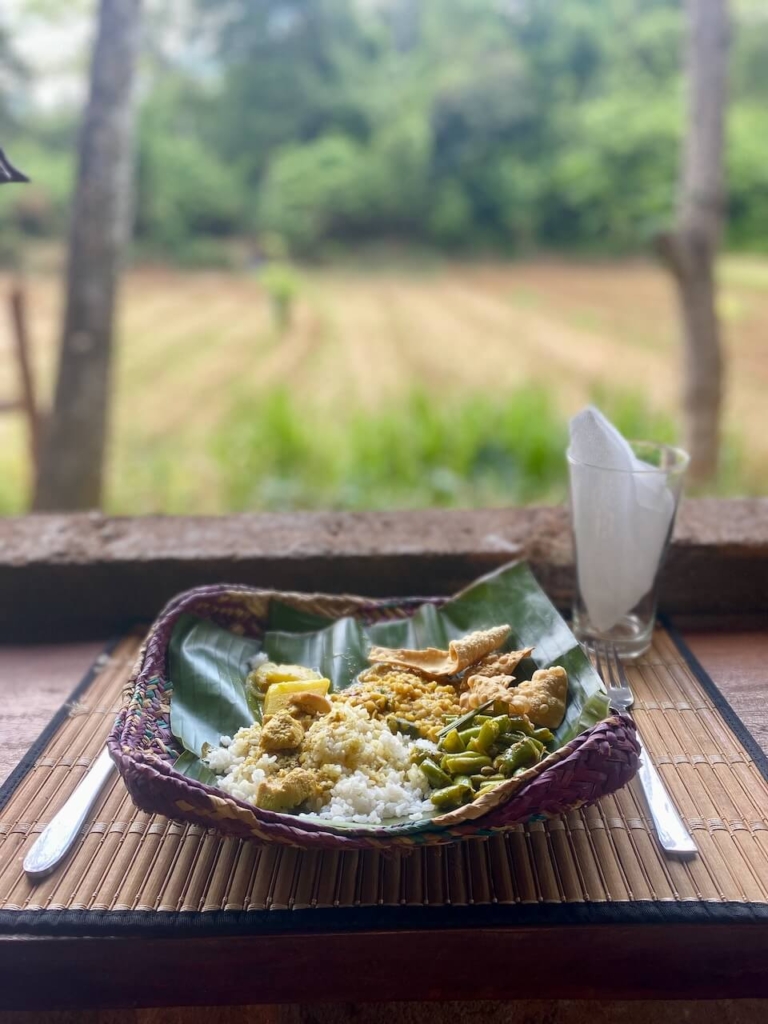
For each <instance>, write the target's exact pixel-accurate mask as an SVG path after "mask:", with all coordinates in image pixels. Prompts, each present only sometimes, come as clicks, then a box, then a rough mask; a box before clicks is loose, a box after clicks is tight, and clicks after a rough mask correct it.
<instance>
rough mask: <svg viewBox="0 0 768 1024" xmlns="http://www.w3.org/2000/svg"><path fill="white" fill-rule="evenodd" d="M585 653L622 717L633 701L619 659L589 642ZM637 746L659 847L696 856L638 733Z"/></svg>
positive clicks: (604, 646) (610, 647)
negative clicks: (589, 654)
mask: <svg viewBox="0 0 768 1024" xmlns="http://www.w3.org/2000/svg"><path fill="white" fill-rule="evenodd" d="M587 650H588V651H589V652H590V653H591V654H592V655H593V656H594V659H595V665H596V666H597V671H598V673H599V675H600V676H601V677H602V679H603V682H604V683H605V689H606V691H607V693H608V699H609V701H610V702H611V707H612V708H614V709H615V710H616V711H620V712H622V713H624V714H628V713H629V709H630V708H631V707H632V705H633V704H634V701H635V698H634V697H633V696H632V690H631V689H630V686H629V680H628V679H627V673H626V671H625V670H624V666H623V665H622V663H621V659H620V658H619V655H618V651H617V650H616V648H615V647H614V646H613V645H612V644H607V643H597V642H594V641H593V642H592V643H590V644H588V645H587ZM637 740H638V743H639V744H640V768H639V770H638V777H639V779H640V784H641V785H642V787H643V792H644V793H645V799H646V801H647V803H648V809H649V810H650V812H651V818H653V823H654V825H655V826H656V835H657V837H658V840H659V843H660V844H661V846H662V847H663V848H664V849H665V850H667V852H669V853H680V854H690V853H696V852H697V851H696V845H695V843H694V841H693V839H692V838H691V834H690V832H689V831H688V829H687V828H686V827H685V825H684V824H683V819H682V818H681V817H680V815H679V814H678V813H677V810H676V808H675V807H674V805H673V803H672V801H671V800H670V798H669V793H667V790H666V788H665V787H664V783H663V782H662V781H661V776H660V775H659V773H658V771H657V770H656V766H655V765H654V763H653V761H652V760H651V758H650V755H649V754H648V750H647V748H646V746H645V744H644V743H643V740H642V737H641V736H640V730H639V729H638V732H637Z"/></svg>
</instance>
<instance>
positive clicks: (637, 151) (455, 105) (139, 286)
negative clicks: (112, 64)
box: [0, 0, 768, 513]
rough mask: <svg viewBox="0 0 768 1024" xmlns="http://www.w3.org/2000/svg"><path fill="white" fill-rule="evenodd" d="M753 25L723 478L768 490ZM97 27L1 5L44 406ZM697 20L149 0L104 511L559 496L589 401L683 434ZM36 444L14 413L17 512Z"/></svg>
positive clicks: (738, 489) (446, 5) (592, 5)
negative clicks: (684, 172)
mask: <svg viewBox="0 0 768 1024" xmlns="http://www.w3.org/2000/svg"><path fill="white" fill-rule="evenodd" d="M64 7H66V10H64ZM731 16H732V19H733V37H732V43H731V51H730V56H729V68H730V74H729V106H728V120H727V151H726V167H727V189H728V208H727V229H726V236H725V244H726V248H727V250H728V253H727V255H726V256H725V258H724V259H723V261H722V263H721V267H720V284H721V292H720V314H721V318H722V321H723V323H724V326H725V331H726V347H727V353H728V363H729V400H728V405H727V407H726V420H725V423H726V445H725V451H724V459H723V465H722V469H721V473H720V477H719V479H718V480H717V482H716V483H715V484H714V485H713V488H714V490H715V491H716V492H718V493H767V492H768V436H766V434H767V432H766V431H765V430H764V423H765V415H764V412H763V409H764V397H763V396H764V392H765V385H766V378H768V347H767V346H766V342H765V336H766V331H768V254H766V250H767V249H768V8H766V5H765V4H764V3H763V2H762V0H733V3H732V5H731ZM92 18H93V7H92V5H91V4H90V3H77V2H74V0H73V2H72V3H68V4H67V5H61V4H59V3H57V2H55V0H51V2H46V0H11V2H10V3H8V4H4V5H3V11H2V12H0V32H1V34H0V83H1V86H0V140H1V141H2V144H3V146H4V148H6V150H7V151H8V152H9V154H12V156H13V160H14V163H16V164H18V166H20V167H21V168H23V170H25V171H26V173H27V174H29V176H30V177H31V178H32V179H33V183H32V184H31V185H29V186H24V187H16V188H7V189H3V190H2V191H0V264H1V265H2V268H3V269H2V271H0V273H2V275H3V279H4V280H6V281H10V280H11V279H12V277H13V276H14V275H15V274H17V273H19V272H20V271H23V273H24V275H25V278H26V281H27V288H28V293H29V297H30V319H31V324H30V326H31V335H32V344H33V354H34V366H35V371H36V376H37V378H38V381H39V385H40V389H41V392H42V394H43V398H44V400H45V398H46V396H47V395H48V394H49V393H50V389H51V380H52V378H53V374H54V372H55V359H56V344H57V341H58V324H59V320H60V317H61V294H60V291H61V284H60V280H59V277H58V274H59V271H60V267H61V257H62V242H63V239H64V237H65V232H66V225H67V216H68V209H69V202H70V196H71V188H72V182H73V173H74V166H75V154H76V139H77V125H78V118H79V116H80V113H81V109H82V102H83V88H84V82H85V79H86V73H87V61H88V47H89V40H90V35H89V33H90V32H91V30H92ZM682 33H683V12H682V9H681V3H680V0H567V2H562V0H434V2H419V0H291V2H282V0H273V2H267V0H184V2H177V3H173V4H164V3H159V2H155V3H153V2H151V0H147V5H146V20H145V26H144V40H145V42H144V49H143V57H142V64H141V69H140V88H139V103H140V110H139V117H138V138H137V167H136V187H135V198H134V224H135V228H134V242H133V246H132V251H131V259H130V263H131V268H130V271H129V273H128V275H127V277H126V281H125V288H124V291H123V295H122V301H121V312H120V327H119V336H118V351H117V367H116V372H115V377H114V387H115V402H114V412H113V417H112V421H113V422H112V431H111V435H110V438H111V439H110V455H109V473H108V494H107V507H108V509H109V510H110V511H117V512H126V513H137V512H151V511H163V512H187V511H189V512H192V511H199V512H216V511H230V510H240V509H256V508H279V509H282V508H301V507H328V506H333V507H350V508H362V507H387V506H395V505H399V506H403V505H420V504H446V505H451V504H461V505H472V504H476V505H479V504H492V503H496V504H498V503H507V502H519V501H531V500H542V499H543V500H549V499H552V500H556V499H559V498H560V497H562V495H563V493H564V487H565V479H566V475H565V465H564V458H563V452H564V448H565V444H566V432H567V431H566V427H567V416H568V415H569V414H570V413H572V412H573V411H575V409H576V408H578V407H579V405H580V404H583V403H584V402H585V401H588V400H596V401H599V402H600V404H601V405H602V406H603V408H604V409H605V410H606V412H608V413H609V414H610V415H612V416H614V417H615V419H616V422H617V424H618V425H619V427H620V428H621V429H623V430H624V431H625V432H626V433H630V434H635V435H644V436H652V437H655V438H657V439H660V440H671V439H674V438H675V437H676V436H677V430H678V426H679V418H678V415H677V409H678V393H679V369H678V355H677V350H678V334H679V327H678V323H677V319H676V316H677V313H676V307H675V296H674V292H673V288H672V284H671V281H670V280H669V279H668V275H666V273H665V271H664V270H663V269H662V268H661V267H659V266H657V265H655V264H654V262H653V258H652V252H651V242H652V239H653V238H654V236H655V235H656V234H657V233H658V232H659V231H661V230H664V229H665V227H666V226H668V225H669V223H670V220H671V217H672V213H673V209H674V200H675V187H676V181H677V174H678V167H679V162H680V146H681V138H682V133H683V129H684V117H683V100H684V91H683V67H682V60H681V50H682ZM764 254H766V255H764ZM2 330H5V325H4V324H3V325H2V327H0V331H2ZM0 352H2V353H3V355H2V362H1V363H0V390H2V391H4V392H7V391H8V390H10V389H12V387H13V380H14V373H15V370H14V367H13V365H12V362H11V360H10V358H7V355H8V353H9V352H10V341H9V339H8V337H5V336H4V335H2V334H1V333H0ZM25 451H26V449H25V445H24V440H23V425H21V424H19V423H15V422H11V418H10V417H5V421H4V422H0V512H4V513H14V512H19V511H22V510H23V509H24V508H25V507H26V503H27V500H28V488H29V484H28V474H29V467H28V465H27V464H26V457H25Z"/></svg>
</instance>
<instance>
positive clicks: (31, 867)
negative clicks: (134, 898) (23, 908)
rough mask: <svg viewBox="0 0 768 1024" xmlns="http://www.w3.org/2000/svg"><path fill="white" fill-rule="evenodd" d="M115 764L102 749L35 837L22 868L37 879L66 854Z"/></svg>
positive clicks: (43, 875) (33, 878)
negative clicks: (77, 783) (66, 798)
mask: <svg viewBox="0 0 768 1024" xmlns="http://www.w3.org/2000/svg"><path fill="white" fill-rule="evenodd" d="M114 769H115V766H114V764H113V763H112V759H111V757H110V756H109V753H108V751H107V749H106V747H105V748H104V750H102V752H101V753H100V754H99V756H98V757H97V758H96V760H95V761H94V762H93V764H92V765H91V767H90V768H89V769H88V771H87V772H86V773H85V775H84V776H83V778H82V780H81V782H80V784H79V785H78V786H77V787H76V789H75V791H74V793H73V794H72V795H71V796H70V798H69V799H68V800H67V802H66V803H65V804H64V806H63V807H62V808H61V810H60V811H58V812H57V813H56V814H55V815H54V816H53V818H51V820H50V822H49V823H48V824H47V825H46V827H45V828H44V829H43V831H42V832H41V833H40V835H39V836H38V838H37V840H36V841H35V843H34V845H33V846H32V849H31V850H30V851H29V853H28V854H27V856H26V857H25V858H24V871H25V872H26V873H27V875H28V876H29V877H30V879H32V880H34V881H36V880H37V879H40V878H45V876H46V875H49V874H50V873H51V871H53V869H54V868H55V867H56V866H57V865H58V864H59V862H60V861H61V860H63V858H64V857H65V856H66V855H67V853H68V852H69V850H70V849H71V848H72V846H73V844H74V842H75V840H76V839H77V837H78V835H79V833H80V829H81V828H82V825H83V822H84V821H85V819H86V817H87V815H88V812H89V811H90V809H91V807H93V805H94V803H95V801H96V798H97V797H98V795H99V793H100V792H101V790H102V788H103V786H104V783H105V782H106V781H107V779H108V778H109V777H110V775H111V774H112V772H113V771H114Z"/></svg>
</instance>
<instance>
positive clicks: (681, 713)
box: [0, 628, 768, 934]
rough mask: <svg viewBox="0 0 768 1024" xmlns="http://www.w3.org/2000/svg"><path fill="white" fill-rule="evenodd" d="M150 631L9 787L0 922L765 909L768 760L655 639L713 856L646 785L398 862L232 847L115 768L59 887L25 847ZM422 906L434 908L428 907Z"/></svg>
mask: <svg viewBox="0 0 768 1024" xmlns="http://www.w3.org/2000/svg"><path fill="white" fill-rule="evenodd" d="M139 645H140V637H139V636H137V635H132V636H127V637H124V638H123V639H122V640H120V641H119V642H118V643H117V644H116V645H115V646H114V647H113V648H112V650H111V651H110V652H109V653H108V654H105V655H103V656H102V658H101V659H100V660H99V661H98V662H97V663H96V665H95V666H94V669H93V670H92V671H91V673H90V674H89V676H88V677H87V678H86V679H85V680H84V681H83V683H82V684H81V686H80V687H79V688H78V691H76V693H75V694H74V695H73V698H72V699H71V700H70V701H69V702H68V704H67V705H66V706H65V708H64V709H62V712H60V714H59V715H58V716H57V718H56V719H54V721H53V722H52V723H51V726H49V728H48V729H47V730H46V732H45V733H44V734H43V735H42V736H41V737H40V739H39V740H38V742H37V743H36V744H35V746H34V747H33V748H32V750H31V751H30V753H29V755H28V756H27V758H25V760H24V761H23V762H22V764H21V765H20V766H19V767H18V768H17V770H16V771H15V772H14V774H13V775H12V777H11V778H10V779H9V780H8V782H7V783H6V785H5V786H4V787H3V789H2V791H0V930H2V931H6V932H8V931H17V932H18V931H34V932H38V933H40V932H59V933H61V932H66V933H76V934H86V933H98V932H104V931H109V932H112V933H115V932H118V931H120V930H121V929H122V928H130V929H133V930H137V929H139V930H141V929H150V930H154V929H170V930H173V931H174V932H176V931H178V930H179V929H182V930H183V929H194V930H199V929H201V928H203V929H208V930H210V929H213V930H232V931H239V930H244V929H245V930H247V929H251V930H252V929H254V928H259V929H261V928H275V929H283V928H290V927H299V928H301V929H303V930H306V929H307V928H314V927H323V928H332V927H369V926H371V925H375V926H395V927H397V926H405V925H408V926H414V925H415V926H419V925H430V924H441V923H442V924H446V923H449V924H458V923H463V922H472V921H475V922H477V923H480V922H482V923H489V922H492V921H493V922H499V921H504V922H506V923H516V924H524V923H525V924H527V923H552V922H555V921H562V922H568V921H581V922H582V923H583V922H585V921H602V920H612V921H616V920H621V921H644V920H656V921H658V920H659V919H663V920H670V921H674V920H688V921H690V920H702V919H705V918H706V919H717V920H730V919H734V918H735V919H738V920H744V919H745V916H746V917H747V918H752V917H754V918H763V917H764V916H765V917H768V783H766V773H767V769H766V761H765V757H764V756H763V754H762V752H761V751H760V750H759V748H758V747H757V745H756V744H755V742H754V740H752V738H751V737H750V735H749V733H748V732H747V731H746V729H745V728H744V726H743V725H742V724H741V722H739V720H738V719H737V718H736V717H735V715H734V714H733V712H732V710H731V709H730V707H729V706H728V705H727V704H726V703H725V701H724V699H723V698H722V696H721V695H720V694H719V693H718V691H717V690H716V688H715V687H714V684H713V683H712V682H711V680H709V679H708V677H707V676H706V675H705V674H704V672H703V670H702V669H701V667H700V666H698V664H697V663H696V662H695V661H694V659H693V658H692V656H691V655H690V653H689V652H687V651H686V650H685V648H684V646H683V645H682V644H681V643H680V642H679V641H676V640H675V639H673V636H672V635H671V634H670V632H668V631H667V630H665V629H662V628H659V629H657V631H656V634H655V639H654V644H653V647H652V649H651V651H650V652H649V653H648V655H647V656H646V657H645V658H643V659H642V660H641V661H640V662H639V663H638V664H637V665H636V666H635V667H632V668H629V670H628V671H629V675H630V681H631V684H632V686H633V689H634V691H635V695H636V703H635V709H634V713H635V716H636V719H637V722H638V725H639V728H640V730H641V732H642V734H643V737H644V739H645V741H646V744H647V746H648V748H649V750H650V752H651V754H652V756H653V758H654V761H655V762H656V764H657V765H658V767H659V771H660V772H661V774H662V776H663V778H664V781H665V782H666V784H667V786H668V788H669V790H670V793H671V794H672V797H673V799H674V801H675V803H676V805H677V807H678V808H679V809H680V811H681V813H682V814H683V816H684V818H685V819H686V821H687V823H688V826H689V828H690V829H691V831H692V833H693V835H694V838H695V840H696V844H697V846H698V850H699V854H698V855H697V856H695V857H693V858H691V859H687V860H680V859H674V858H669V857H665V856H664V855H663V854H662V852H661V851H660V849H659V847H658V846H657V844H656V841H655V837H654V834H653V827H652V823H651V822H650V820H649V817H648V812H647V809H646V807H645V804H644V801H643V797H642V792H641V790H640V788H639V785H638V784H637V780H635V781H634V782H633V783H632V784H631V785H630V786H629V787H627V788H626V789H624V790H622V791H620V792H619V793H617V794H615V795H614V796H612V797H607V798H605V799H603V800H602V801H601V802H600V803H599V804H598V805H596V806H593V807H589V808H586V809H583V810H581V811H574V812H572V813H570V814H568V815H566V816H564V817H562V818H557V819H554V820H551V821H548V822H534V823H531V824H528V825H525V826H523V825H520V826H517V827H516V828H514V829H512V830H510V831H509V832H507V833H505V834H504V835H502V836H498V837H495V838H492V839H472V840H467V841H465V842H463V843H461V844H458V845H454V846H448V847H428V848H424V849H416V850H414V851H413V852H412V853H408V854H398V855H394V856H384V855H382V854H381V853H379V852H360V853H358V852H344V853H338V852H326V851H315V852H301V851H298V850H294V849H290V848H283V847H279V848H278V847H269V846H259V845H256V844H254V843H249V842H244V841H241V840H236V839H224V838H221V837H219V836H218V835H217V834H216V833H215V832H212V831H210V830H209V831H207V830H205V829H203V828H202V827H200V826H197V825H187V824H184V823H179V822H174V821H170V820H168V819H166V818H162V817H160V816H158V815H152V814H146V813H143V812H140V811H138V810H136V808H135V807H134V805H133V804H132V802H131V800H130V798H129V796H128V795H127V792H126V790H125V788H124V787H123V785H122V782H121V780H120V779H119V778H118V777H117V776H115V780H114V782H113V784H112V785H110V786H109V787H108V789H107V790H106V791H105V793H104V796H103V798H102V799H101V801H100V803H99V804H98V805H97V807H96V808H95V811H94V813H93V814H92V815H91V816H90V818H89V820H88V821H87V822H86V824H85V826H84V828H83V830H82V833H81V838H80V840H79V843H78V846H77V847H76V850H75V852H74V853H73V855H72V856H71V857H70V858H69V860H68V861H67V862H65V864H64V865H63V866H62V867H60V868H59V869H58V870H57V871H56V872H55V873H54V874H53V875H52V876H51V877H50V878H48V879H46V880H44V881H43V882H40V883H39V884H37V885H31V884H30V883H29V882H28V881H27V880H26V878H25V876H24V874H23V872H22V859H23V857H24V854H25V852H26V850H27V849H28V848H29V845H30V844H31V842H32V841H33V839H34V837H35V836H37V835H38V834H39V833H40V832H41V831H42V829H43V828H44V827H45V825H46V824H47V822H48V821H49V820H50V817H51V815H52V814H53V813H54V812H55V811H56V809H57V808H58V807H60V806H61V804H62V802H63V801H64V800H65V799H66V797H67V796H68V795H69V793H70V792H71V791H72V790H73V789H74V787H75V786H76V785H77V783H78V782H79V781H80V779H81V778H82V776H83V774H84V772H85V771H86V769H87V768H88V766H89V765H90V764H91V762H92V761H93V759H94V758H95V757H96V756H97V755H98V753H99V751H100V750H101V749H102V746H103V744H104V741H105V738H106V736H107V733H108V731H109V729H110V726H111V723H112V719H113V717H114V715H115V713H116V712H117V710H118V704H119V699H120V692H121V688H122V687H123V685H124V683H125V681H126V679H127V677H128V675H129V672H130V669H131V666H132V665H133V662H134V659H135V656H136V654H137V651H138V648H139ZM425 908H429V910H428V912H427V911H425Z"/></svg>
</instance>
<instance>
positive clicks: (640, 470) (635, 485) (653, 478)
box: [569, 406, 675, 631]
mask: <svg viewBox="0 0 768 1024" xmlns="http://www.w3.org/2000/svg"><path fill="white" fill-rule="evenodd" d="M570 427H571V447H570V449H569V454H570V455H571V458H572V460H575V462H576V463H577V464H576V465H574V462H573V461H572V462H571V464H570V472H571V514H572V516H573V528H574V534H575V539H576V552H577V565H578V576H579V589H580V592H581V595H582V597H583V598H584V603H585V605H586V607H587V612H588V613H589V618H590V620H591V621H592V624H593V625H594V626H596V627H597V629H599V630H601V631H607V630H609V629H610V628H611V627H612V626H614V625H615V624H616V623H617V622H618V621H619V619H621V618H622V616H624V615H626V614H627V612H629V611H630V610H631V609H632V608H634V607H635V605H636V604H637V603H638V602H639V601H640V599H641V598H642V597H644V596H645V594H647V593H648V591H649V590H650V589H651V587H652V586H653V581H654V578H655V576H656V572H657V570H658V566H659V561H660V559H661V556H662V552H663V550H664V543H665V541H666V539H667V533H668V531H669V527H670V524H671V522H672V517H673V515H674V511H675V499H674V496H673V494H672V492H671V490H670V489H669V487H668V485H667V481H666V477H665V475H664V474H663V473H661V472H656V473H649V472H648V470H649V469H652V468H653V467H651V466H649V464H648V463H646V462H642V461H641V460H640V459H638V458H637V457H636V456H635V454H634V452H633V451H632V449H631V448H630V446H629V445H628V444H627V442H626V441H625V440H624V438H623V437H622V436H621V434H620V433H619V431H618V430H617V429H616V427H614V426H613V424H612V423H609V421H608V420H607V419H606V418H605V416H603V414H602V413H601V412H600V411H599V410H598V409H595V408H594V407H592V406H590V407H589V408H587V409H584V410H583V411H582V412H580V413H578V415H576V416H574V417H573V419H572V420H571V424H570ZM605 470H616V471H618V472H605Z"/></svg>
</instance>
